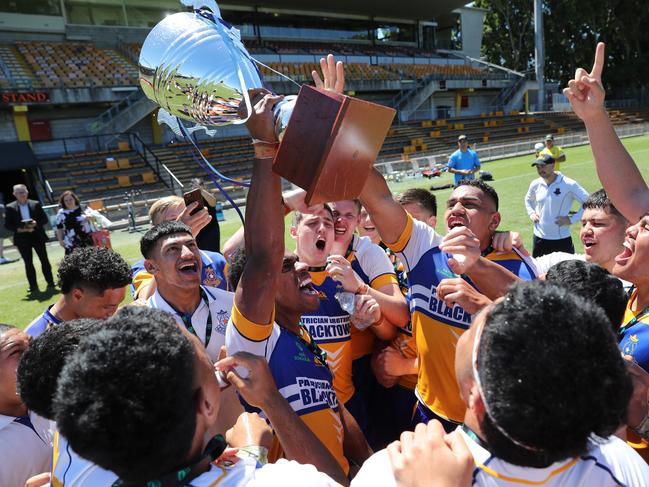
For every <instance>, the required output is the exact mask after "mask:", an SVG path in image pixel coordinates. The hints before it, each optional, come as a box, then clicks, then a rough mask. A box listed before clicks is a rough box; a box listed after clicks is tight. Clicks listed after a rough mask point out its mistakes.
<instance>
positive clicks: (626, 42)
mask: <svg viewBox="0 0 649 487" xmlns="http://www.w3.org/2000/svg"><path fill="white" fill-rule="evenodd" d="M474 5H475V6H476V7H482V8H485V9H487V10H488V13H487V15H486V17H485V23H484V37H483V44H482V54H483V56H485V57H486V58H487V60H488V61H490V62H493V63H496V64H501V65H503V66H506V67H508V68H510V69H515V70H517V71H530V70H531V71H533V69H534V0H476V1H475V2H474ZM543 12H544V15H543V22H544V33H545V76H546V79H547V80H554V81H558V82H559V83H560V84H561V85H562V86H563V85H565V83H566V82H567V81H568V80H569V79H570V78H572V77H573V75H574V72H575V69H576V68H577V67H580V66H581V67H587V68H589V69H590V66H591V65H592V62H593V56H594V53H595V45H596V43H597V42H598V41H604V42H606V58H607V60H606V67H605V68H604V83H605V84H606V87H607V89H609V90H611V91H614V92H615V93H616V94H618V95H619V96H623V93H624V92H625V91H629V90H635V89H637V88H640V87H642V86H643V85H646V82H645V80H646V79H647V76H648V75H649V63H647V62H646V60H645V62H643V59H642V52H646V51H647V50H648V49H649V32H647V31H648V30H649V8H648V7H647V3H646V0H570V1H566V0H544V2H543Z"/></svg>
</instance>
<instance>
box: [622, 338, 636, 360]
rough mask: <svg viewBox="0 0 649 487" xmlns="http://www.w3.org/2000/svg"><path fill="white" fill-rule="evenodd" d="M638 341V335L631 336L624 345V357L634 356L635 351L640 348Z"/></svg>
mask: <svg viewBox="0 0 649 487" xmlns="http://www.w3.org/2000/svg"><path fill="white" fill-rule="evenodd" d="M638 341H639V340H638V335H631V336H630V337H629V339H628V340H627V341H626V342H625V343H624V347H623V348H622V353H623V354H624V355H631V356H633V354H634V352H635V349H636V348H637V347H638Z"/></svg>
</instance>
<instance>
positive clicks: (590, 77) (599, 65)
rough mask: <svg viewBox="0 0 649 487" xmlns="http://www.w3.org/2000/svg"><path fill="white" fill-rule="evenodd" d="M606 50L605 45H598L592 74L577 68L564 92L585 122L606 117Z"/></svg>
mask: <svg viewBox="0 0 649 487" xmlns="http://www.w3.org/2000/svg"><path fill="white" fill-rule="evenodd" d="M604 50H605V46H604V43H603V42H600V43H598V44H597V49H596V50H595V61H594V63H593V68H592V69H591V70H590V73H588V72H587V71H586V70H585V69H583V68H577V70H576V71H575V78H574V79H571V80H570V81H568V87H567V88H564V90H563V94H564V95H565V97H566V98H568V100H569V101H570V105H571V106H572V109H573V110H574V112H575V114H577V116H578V117H579V118H580V119H582V120H583V121H584V122H587V121H589V120H592V119H596V118H597V117H601V116H602V115H606V110H605V108H604V97H605V95H606V92H605V91H604V85H603V84H602V71H603V69H604Z"/></svg>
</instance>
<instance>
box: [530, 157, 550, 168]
mask: <svg viewBox="0 0 649 487" xmlns="http://www.w3.org/2000/svg"><path fill="white" fill-rule="evenodd" d="M555 162H556V161H555V160H554V157H552V156H551V155H550V154H541V155H540V156H539V158H538V159H537V160H536V161H534V162H533V163H532V167H534V166H546V165H548V164H554V163H555Z"/></svg>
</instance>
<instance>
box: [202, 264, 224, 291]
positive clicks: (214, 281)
mask: <svg viewBox="0 0 649 487" xmlns="http://www.w3.org/2000/svg"><path fill="white" fill-rule="evenodd" d="M203 284H204V285H205V286H212V287H218V285H219V284H221V279H219V277H218V276H217V275H216V272H215V271H214V269H212V268H211V267H205V275H204V277H203Z"/></svg>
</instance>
